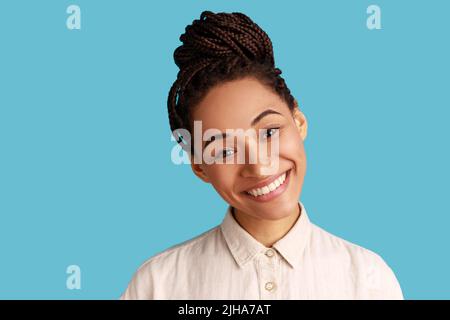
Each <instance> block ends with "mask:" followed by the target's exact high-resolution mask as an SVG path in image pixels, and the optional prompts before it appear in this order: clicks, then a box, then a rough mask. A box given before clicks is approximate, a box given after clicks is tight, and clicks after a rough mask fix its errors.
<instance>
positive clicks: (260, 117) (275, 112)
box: [251, 109, 281, 127]
mask: <svg viewBox="0 0 450 320" xmlns="http://www.w3.org/2000/svg"><path fill="white" fill-rule="evenodd" d="M269 114H279V115H280V116H281V113H279V112H277V111H275V110H272V109H267V110H264V111H263V112H261V113H260V114H258V115H257V116H256V117H255V119H253V120H252V124H251V125H252V127H253V126H255V125H256V124H257V123H258V122H260V121H261V120H262V118H264V117H265V116H268V115H269Z"/></svg>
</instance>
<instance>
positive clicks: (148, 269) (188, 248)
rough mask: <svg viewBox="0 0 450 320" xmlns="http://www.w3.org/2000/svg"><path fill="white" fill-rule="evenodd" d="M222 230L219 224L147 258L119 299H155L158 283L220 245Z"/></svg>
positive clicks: (163, 281)
mask: <svg viewBox="0 0 450 320" xmlns="http://www.w3.org/2000/svg"><path fill="white" fill-rule="evenodd" d="M219 230H220V229H219V226H216V227H214V228H211V229H209V230H208V231H205V232H203V233H202V234H200V235H198V236H196V237H194V238H191V239H189V240H187V241H184V242H181V243H179V244H176V245H174V246H172V247H170V248H168V249H166V250H164V251H162V252H160V253H158V254H156V255H154V256H152V257H151V258H149V259H147V260H146V261H145V262H144V263H142V264H141V265H140V267H139V268H138V269H137V271H136V272H135V273H134V275H133V277H132V279H131V281H130V283H129V285H128V287H127V289H126V291H125V292H124V293H123V295H122V296H121V297H120V299H122V300H128V299H133V300H135V299H154V298H155V297H154V292H155V291H156V289H159V288H155V287H156V286H158V284H159V283H165V282H166V281H167V280H169V279H170V278H172V275H173V273H174V272H176V271H177V270H180V268H181V269H185V268H186V267H188V265H189V264H190V263H192V262H193V261H194V260H195V259H198V258H199V257H201V256H202V253H203V256H204V255H205V253H206V255H208V253H209V252H211V251H212V250H214V248H215V247H217V245H218V244H220V242H221V241H220V240H221V239H220V237H221V234H220V231H219ZM155 274H157V277H155ZM156 280H157V281H156Z"/></svg>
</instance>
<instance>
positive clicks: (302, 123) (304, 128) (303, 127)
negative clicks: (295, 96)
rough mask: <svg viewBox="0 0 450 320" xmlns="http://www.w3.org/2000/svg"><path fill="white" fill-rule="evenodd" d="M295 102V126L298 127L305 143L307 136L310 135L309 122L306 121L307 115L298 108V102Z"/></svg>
mask: <svg viewBox="0 0 450 320" xmlns="http://www.w3.org/2000/svg"><path fill="white" fill-rule="evenodd" d="M294 102H295V108H294V110H293V117H294V121H295V124H296V125H297V129H298V131H299V133H300V136H301V137H302V140H303V141H305V139H306V136H307V134H308V121H307V120H306V117H305V115H304V114H303V112H301V111H300V109H299V108H298V103H297V100H294Z"/></svg>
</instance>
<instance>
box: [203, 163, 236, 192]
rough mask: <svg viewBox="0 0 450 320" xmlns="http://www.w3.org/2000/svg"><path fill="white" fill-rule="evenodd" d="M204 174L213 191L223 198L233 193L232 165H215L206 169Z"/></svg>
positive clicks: (234, 170)
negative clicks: (206, 175)
mask: <svg viewBox="0 0 450 320" xmlns="http://www.w3.org/2000/svg"><path fill="white" fill-rule="evenodd" d="M206 173H207V174H208V177H209V179H210V182H211V184H212V186H213V187H214V189H216V191H217V192H218V193H219V194H220V195H221V196H222V197H224V198H228V196H227V195H229V194H230V193H231V192H232V191H233V186H234V180H235V177H236V174H237V173H236V168H235V166H234V165H232V164H230V165H225V164H222V165H220V164H217V165H211V166H210V167H208V169H207V171H206Z"/></svg>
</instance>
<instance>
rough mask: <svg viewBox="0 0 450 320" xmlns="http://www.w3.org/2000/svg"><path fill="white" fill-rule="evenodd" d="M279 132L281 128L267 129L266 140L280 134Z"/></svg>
mask: <svg viewBox="0 0 450 320" xmlns="http://www.w3.org/2000/svg"><path fill="white" fill-rule="evenodd" d="M278 130H280V128H269V129H265V130H264V131H265V132H264V138H270V137H272V136H273V135H275V134H277V133H278Z"/></svg>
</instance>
